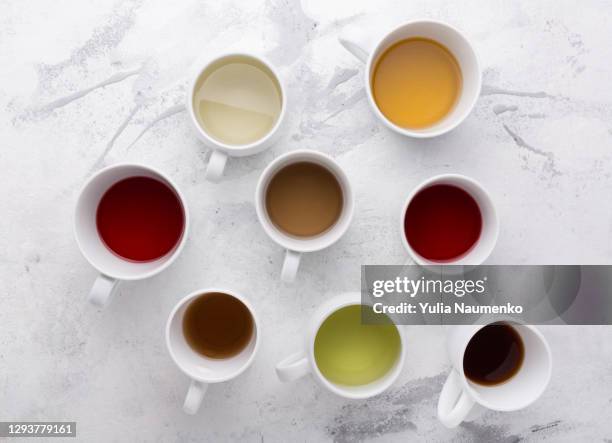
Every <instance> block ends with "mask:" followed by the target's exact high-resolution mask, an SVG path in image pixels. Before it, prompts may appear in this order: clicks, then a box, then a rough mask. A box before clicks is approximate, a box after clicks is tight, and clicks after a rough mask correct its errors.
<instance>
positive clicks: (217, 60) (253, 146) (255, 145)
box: [187, 52, 287, 182]
mask: <svg viewBox="0 0 612 443" xmlns="http://www.w3.org/2000/svg"><path fill="white" fill-rule="evenodd" d="M238 57H241V58H242V57H246V58H250V59H252V60H254V61H255V62H257V63H260V64H261V65H262V66H264V67H265V68H267V69H268V70H269V71H270V73H271V74H272V75H273V76H274V77H275V79H276V81H277V83H278V87H279V89H280V92H281V96H282V97H281V100H282V102H281V111H280V114H279V116H278V119H277V121H276V123H275V125H274V127H272V129H271V130H270V131H269V132H268V133H267V134H266V135H265V136H264V137H262V138H261V139H259V140H256V141H254V142H252V143H249V144H244V145H231V144H227V143H223V142H222V141H220V140H217V139H216V138H214V137H212V136H211V135H209V134H208V133H207V132H206V130H205V129H204V128H203V127H202V125H201V124H200V123H199V122H198V119H197V117H196V113H195V109H194V100H193V99H194V95H195V93H196V86H197V82H198V80H199V79H200V78H201V77H202V75H206V74H208V73H209V72H211V71H212V70H214V69H216V68H217V67H218V66H220V65H221V64H223V63H224V62H226V61H229V60H231V59H232V58H238ZM187 110H188V111H189V120H190V121H191V123H192V126H193V128H194V130H195V132H196V134H197V136H198V138H199V139H200V140H201V141H202V142H204V144H206V145H207V146H208V147H210V148H211V149H212V152H211V155H210V159H209V160H208V166H207V168H206V178H207V179H208V180H210V181H212V182H218V181H219V180H220V179H221V176H222V175H223V170H224V169H225V164H226V162H227V158H228V157H246V156H249V155H254V154H257V153H259V152H262V151H264V150H266V149H267V148H269V147H270V146H271V145H273V144H274V143H275V142H276V141H277V140H278V137H279V136H280V134H281V132H280V128H281V126H282V123H283V121H284V119H285V113H286V110H287V94H286V93H285V87H284V86H283V81H282V80H281V77H280V75H279V74H278V72H277V70H276V69H275V68H274V66H273V65H272V64H271V63H269V62H268V61H267V60H265V59H264V58H262V57H261V56H259V55H255V54H253V53H249V52H227V53H223V54H220V55H217V56H215V57H214V58H212V59H210V60H209V61H207V62H206V63H205V64H204V66H202V68H201V69H199V70H198V71H197V74H196V75H195V76H194V77H193V79H192V80H191V84H190V86H189V92H188V94H187Z"/></svg>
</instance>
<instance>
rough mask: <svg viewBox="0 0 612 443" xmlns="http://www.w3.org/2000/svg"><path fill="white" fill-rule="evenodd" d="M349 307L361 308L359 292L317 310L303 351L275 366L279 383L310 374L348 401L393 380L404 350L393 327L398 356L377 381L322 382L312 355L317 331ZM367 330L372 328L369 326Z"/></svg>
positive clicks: (378, 390) (377, 391)
mask: <svg viewBox="0 0 612 443" xmlns="http://www.w3.org/2000/svg"><path fill="white" fill-rule="evenodd" d="M353 305H361V295H360V294H359V293H347V294H342V295H339V296H336V297H333V298H331V299H329V300H328V301H327V302H325V303H323V304H322V305H321V306H320V307H319V308H318V309H317V311H316V312H315V314H314V315H313V316H312V319H311V321H310V323H309V326H308V327H307V329H306V336H305V343H304V348H303V350H301V351H298V352H296V353H294V354H292V355H290V356H289V357H287V358H286V359H284V360H283V361H281V362H280V363H279V364H278V365H276V374H277V375H278V378H279V379H280V380H281V381H283V382H289V381H294V380H297V379H299V378H301V377H304V376H305V375H308V374H312V375H313V377H314V378H315V379H316V380H317V381H318V382H319V383H320V384H321V385H323V386H324V387H325V388H327V389H328V390H330V391H331V392H333V393H335V394H337V395H340V396H342V397H346V398H352V399H364V398H369V397H373V396H375V395H378V394H380V393H382V392H383V391H385V390H386V389H387V388H389V387H390V386H391V385H392V384H393V383H394V382H395V381H396V380H397V377H398V376H399V374H400V372H401V370H402V368H403V366H404V361H405V349H406V339H405V337H404V332H403V330H402V329H401V328H399V327H398V326H397V325H395V327H396V328H397V331H398V333H399V337H400V345H401V349H400V355H399V356H398V358H397V360H396V362H395V364H394V365H393V367H392V368H391V369H390V370H389V371H388V372H387V373H386V374H385V375H384V376H383V377H381V378H379V379H378V380H375V381H374V382H372V383H369V384H367V385H361V386H345V385H339V384H336V383H333V382H331V381H330V380H328V379H326V378H325V377H324V376H323V374H322V373H321V371H320V370H319V368H318V366H317V363H316V360H315V356H314V343H315V338H316V336H317V332H318V331H319V328H320V327H321V325H322V324H323V322H324V321H325V320H326V319H327V318H328V317H329V316H330V315H331V314H333V313H334V312H336V311H338V310H340V309H342V308H344V307H347V306H353ZM371 327H376V326H375V325H372V326H371Z"/></svg>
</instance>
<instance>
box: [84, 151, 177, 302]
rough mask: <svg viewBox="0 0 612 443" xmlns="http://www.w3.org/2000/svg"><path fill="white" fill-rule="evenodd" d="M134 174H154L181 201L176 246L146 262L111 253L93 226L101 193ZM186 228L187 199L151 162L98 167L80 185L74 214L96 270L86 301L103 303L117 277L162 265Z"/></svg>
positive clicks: (146, 273)
mask: <svg viewBox="0 0 612 443" xmlns="http://www.w3.org/2000/svg"><path fill="white" fill-rule="evenodd" d="M137 176H138V177H150V178H154V179H156V180H159V181H161V182H163V183H164V184H165V185H166V186H168V187H169V188H170V189H172V190H173V191H174V193H175V194H176V196H177V197H178V199H179V200H180V202H181V205H182V207H183V213H184V216H185V224H184V226H183V233H182V234H181V238H180V240H179V242H178V244H177V245H176V247H175V248H174V249H173V250H172V251H171V252H170V253H168V254H166V255H164V256H163V257H160V258H158V259H157V260H154V261H149V262H133V261H128V260H125V259H123V258H121V257H119V256H118V255H116V254H114V253H113V252H112V251H111V250H110V249H108V247H106V245H104V242H103V241H102V239H101V238H100V235H99V234H98V230H97V226H96V212H97V209H98V204H99V203H100V199H101V198H102V196H103V195H104V193H105V192H106V191H107V190H108V189H109V188H110V187H111V186H113V185H114V184H115V183H117V182H118V181H121V180H124V179H126V178H129V177H137ZM188 232H189V211H188V210H187V202H186V200H185V198H184V197H183V194H181V191H180V190H179V188H178V187H177V186H176V185H175V184H174V183H173V182H172V180H170V178H169V177H167V176H166V175H164V174H163V173H162V172H160V171H159V170H157V169H155V168H152V167H151V166H144V165H140V164H134V163H123V164H117V165H112V166H108V167H106V168H104V169H102V170H100V171H98V172H97V173H96V174H94V175H93V176H92V177H91V178H90V179H89V180H87V182H86V183H85V184H84V185H83V188H82V189H81V192H80V193H79V197H78V200H77V204H76V209H75V215H74V233H75V238H76V241H77V244H78V246H79V249H80V250H81V253H82V254H83V256H84V257H85V258H86V259H87V261H88V262H89V263H90V264H91V265H92V266H93V267H94V268H96V269H97V270H98V271H99V272H100V275H99V276H98V278H97V279H96V281H95V282H94V284H93V287H92V288H91V291H90V293H89V296H88V299H89V301H90V302H91V303H93V304H94V305H96V306H100V307H102V306H105V305H106V304H107V303H108V301H109V300H110V298H111V296H112V295H113V294H114V292H115V290H116V288H117V285H118V284H119V282H120V281H121V280H141V279H145V278H148V277H152V276H154V275H155V274H158V273H160V272H161V271H163V270H164V269H166V268H167V267H168V266H170V265H171V264H172V262H174V260H176V258H177V257H178V256H179V254H180V253H181V251H182V250H183V247H184V246H185V242H186V240H187V234H188Z"/></svg>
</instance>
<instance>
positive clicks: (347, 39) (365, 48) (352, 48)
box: [338, 26, 372, 63]
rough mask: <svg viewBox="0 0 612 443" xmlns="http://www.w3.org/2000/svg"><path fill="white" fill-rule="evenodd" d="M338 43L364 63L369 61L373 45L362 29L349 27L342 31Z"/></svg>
mask: <svg viewBox="0 0 612 443" xmlns="http://www.w3.org/2000/svg"><path fill="white" fill-rule="evenodd" d="M338 41H339V42H340V44H341V45H342V46H344V48H345V49H346V50H347V51H348V52H350V53H351V54H353V55H354V56H355V57H357V59H358V60H360V61H361V62H363V63H366V62H367V61H368V57H369V56H370V52H371V46H372V45H371V43H370V42H369V41H368V36H367V35H366V34H365V33H364V32H363V30H362V29H360V28H358V27H356V26H347V27H345V28H344V29H343V30H342V33H341V34H340V37H338Z"/></svg>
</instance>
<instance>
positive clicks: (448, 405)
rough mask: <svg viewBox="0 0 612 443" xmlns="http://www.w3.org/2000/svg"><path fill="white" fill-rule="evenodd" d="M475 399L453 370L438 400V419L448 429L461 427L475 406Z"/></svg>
mask: <svg viewBox="0 0 612 443" xmlns="http://www.w3.org/2000/svg"><path fill="white" fill-rule="evenodd" d="M474 403H475V401H474V399H473V398H472V396H471V395H470V394H468V393H467V392H466V391H465V390H464V389H463V386H462V384H461V376H460V375H459V373H458V372H457V371H456V370H455V369H452V370H451V373H450V374H448V378H447V379H446V382H445V383H444V386H443V387H442V392H441V393H440V399H439V400H438V418H439V419H440V421H441V422H442V424H443V425H444V426H446V427H447V428H455V427H457V426H459V423H461V422H462V421H463V420H465V418H466V417H467V415H468V414H469V413H470V411H471V410H472V407H473V406H474Z"/></svg>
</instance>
